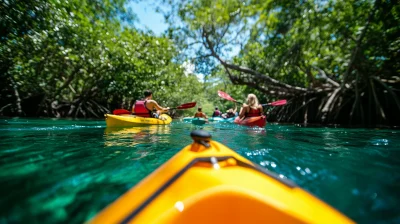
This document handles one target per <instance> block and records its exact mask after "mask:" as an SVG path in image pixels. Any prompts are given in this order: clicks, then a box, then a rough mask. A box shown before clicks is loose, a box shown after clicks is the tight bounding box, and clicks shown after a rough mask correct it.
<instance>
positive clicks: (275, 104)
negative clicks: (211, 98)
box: [218, 90, 287, 107]
mask: <svg viewBox="0 0 400 224" xmlns="http://www.w3.org/2000/svg"><path fill="white" fill-rule="evenodd" d="M218 96H219V97H221V98H224V99H226V100H229V101H232V102H235V103H240V104H243V103H242V102H239V101H237V100H235V99H233V98H232V97H231V96H229V94H227V93H225V92H223V91H221V90H218ZM286 103H287V100H278V101H275V102H272V103H265V104H261V106H263V107H265V106H283V105H285V104H286Z"/></svg>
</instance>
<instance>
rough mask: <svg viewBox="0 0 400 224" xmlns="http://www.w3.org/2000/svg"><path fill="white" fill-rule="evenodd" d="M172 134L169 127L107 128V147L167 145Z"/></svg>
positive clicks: (105, 143) (105, 142)
mask: <svg viewBox="0 0 400 224" xmlns="http://www.w3.org/2000/svg"><path fill="white" fill-rule="evenodd" d="M170 133H171V127H170V126H169V125H149V126H142V127H131V128H108V127H107V128H106V129H105V132H104V140H105V141H104V145H105V146H127V147H129V146H131V147H132V146H135V145H138V144H144V143H153V142H159V143H165V142H167V141H168V136H169V134H170Z"/></svg>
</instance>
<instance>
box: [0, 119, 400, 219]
mask: <svg viewBox="0 0 400 224" xmlns="http://www.w3.org/2000/svg"><path fill="white" fill-rule="evenodd" d="M195 128H198V127H195V126H193V125H191V124H188V123H183V122H178V121H174V122H173V123H172V124H171V125H168V126H148V127H137V128H130V129H117V130H109V129H106V128H105V122H104V121H95V120H92V121H89V120H52V119H9V120H0V139H1V141H0V223H21V222H24V223H61V222H67V223H82V222H84V221H86V220H88V219H89V218H91V217H93V215H95V214H96V213H97V212H99V211H100V210H101V209H102V208H104V207H105V206H106V205H108V204H109V203H111V202H112V201H114V200H115V199H116V198H118V197H119V196H120V195H121V194H123V193H124V192H125V191H127V190H128V189H129V188H131V187H132V186H133V185H135V184H136V183H137V182H138V181H140V180H141V179H142V178H144V177H145V176H146V175H148V174H149V173H151V172H152V171H153V170H155V169H156V168H157V167H158V166H160V165H161V164H162V163H164V162H165V161H166V160H168V159H169V158H170V157H172V156H173V155H174V154H175V153H176V152H177V151H179V150H180V149H181V148H183V147H184V146H186V145H188V144H190V143H191V138H190V136H189V133H190V131H191V130H193V129H195ZM202 128H203V129H204V130H207V131H209V132H210V133H211V134H212V135H213V139H214V140H217V141H219V142H221V143H223V144H225V145H227V146H228V147H230V148H232V149H234V150H236V151H237V152H238V153H239V154H241V155H243V156H245V157H247V158H249V159H250V160H252V161H253V162H256V163H258V164H260V165H261V166H263V167H265V168H267V169H269V170H271V171H274V172H276V173H277V174H280V175H283V176H284V178H289V179H291V180H293V181H294V182H296V183H297V184H298V185H300V186H301V187H303V188H304V189H306V190H308V191H310V192H311V193H313V194H314V195H316V196H318V197H319V198H321V199H322V200H324V201H326V202H327V203H329V204H330V205H332V206H333V207H335V208H337V209H338V210H340V211H341V212H343V213H344V214H346V215H347V216H349V217H350V218H352V219H353V220H355V221H357V222H359V223H400V190H399V189H400V131H399V130H376V129H344V128H309V127H308V128H307V127H300V126H296V125H274V124H269V125H268V126H267V127H266V128H265V129H248V128H244V127H240V126H237V125H234V124H209V125H205V126H203V127H202Z"/></svg>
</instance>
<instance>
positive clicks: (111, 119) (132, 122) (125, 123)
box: [105, 114, 172, 127]
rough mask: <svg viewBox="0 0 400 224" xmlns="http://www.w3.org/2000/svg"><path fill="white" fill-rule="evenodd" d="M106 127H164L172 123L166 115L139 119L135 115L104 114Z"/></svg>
mask: <svg viewBox="0 0 400 224" xmlns="http://www.w3.org/2000/svg"><path fill="white" fill-rule="evenodd" d="M105 117H106V125H107V127H132V126H137V125H166V124H170V123H171V122H172V118H171V117H170V116H168V115H167V114H161V115H160V118H164V120H161V119H158V118H151V117H139V116H136V115H113V114H106V115H105Z"/></svg>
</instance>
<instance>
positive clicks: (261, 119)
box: [234, 115, 267, 128]
mask: <svg viewBox="0 0 400 224" xmlns="http://www.w3.org/2000/svg"><path fill="white" fill-rule="evenodd" d="M234 122H235V123H236V124H240V125H245V126H249V127H254V126H258V127H260V128H263V127H265V125H266V124H267V117H266V116H264V115H262V116H256V117H246V118H244V119H240V117H236V118H235V121H234Z"/></svg>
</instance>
